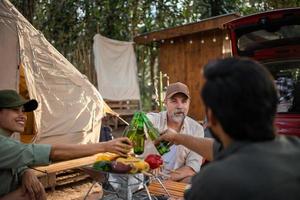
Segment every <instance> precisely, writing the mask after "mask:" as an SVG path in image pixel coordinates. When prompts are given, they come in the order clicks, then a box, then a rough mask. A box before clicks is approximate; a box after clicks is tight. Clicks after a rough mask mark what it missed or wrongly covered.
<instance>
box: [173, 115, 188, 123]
mask: <svg viewBox="0 0 300 200" xmlns="http://www.w3.org/2000/svg"><path fill="white" fill-rule="evenodd" d="M184 118H185V115H184V114H175V113H173V115H172V119H173V121H174V122H176V123H182V122H183V120H184Z"/></svg>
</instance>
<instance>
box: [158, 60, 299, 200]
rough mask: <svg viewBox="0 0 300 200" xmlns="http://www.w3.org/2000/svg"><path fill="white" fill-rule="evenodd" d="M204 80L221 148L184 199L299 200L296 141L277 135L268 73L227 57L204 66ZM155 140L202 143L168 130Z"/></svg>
mask: <svg viewBox="0 0 300 200" xmlns="http://www.w3.org/2000/svg"><path fill="white" fill-rule="evenodd" d="M204 77H205V84H204V86H203V88H202V93H201V94H202V99H203V102H204V104H205V106H206V115H207V118H208V127H209V128H210V130H211V133H212V135H213V136H214V138H215V140H216V141H219V142H221V144H222V146H223V149H222V150H221V151H218V152H216V154H214V155H213V157H214V160H213V162H211V163H209V164H208V165H207V166H206V167H204V168H203V169H202V170H201V173H198V174H197V175H196V176H195V177H194V178H193V180H192V186H191V189H190V190H189V191H187V192H186V194H185V199H187V200H196V199H201V200H206V199H209V200H222V199H231V200H235V199H236V200H240V199H243V200H246V199H264V200H265V199H270V200H271V199H272V200H279V199H290V200H296V199H299V198H300V190H299V188H300V181H299V180H300V170H299V168H300V160H299V158H300V138H298V137H295V136H279V135H277V134H276V129H275V126H274V118H275V113H276V107H277V93H276V89H275V85H274V80H273V78H272V76H271V74H270V73H269V72H268V71H267V70H266V68H265V67H264V66H262V65H260V64H259V63H257V62H255V61H253V60H250V59H246V58H225V59H220V60H215V61H212V62H210V63H209V64H207V65H206V66H205V68H204ZM159 140H168V141H172V142H174V143H176V144H182V145H185V146H186V147H188V148H191V149H193V150H195V151H197V149H199V146H200V145H202V144H201V143H198V141H197V140H195V139H194V138H193V137H191V136H189V137H186V136H183V135H180V134H176V133H172V131H166V133H165V134H164V135H162V136H161V137H160V138H159ZM212 146H213V145H210V148H207V149H206V150H208V149H212ZM200 148H203V147H200ZM200 152H201V151H200Z"/></svg>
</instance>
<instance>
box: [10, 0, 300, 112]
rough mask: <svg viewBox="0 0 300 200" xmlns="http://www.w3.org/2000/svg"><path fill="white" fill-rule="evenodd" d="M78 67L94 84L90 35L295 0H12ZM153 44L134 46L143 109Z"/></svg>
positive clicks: (152, 72)
mask: <svg viewBox="0 0 300 200" xmlns="http://www.w3.org/2000/svg"><path fill="white" fill-rule="evenodd" d="M11 2H12V3H13V4H14V5H15V6H16V7H17V9H18V10H19V11H20V12H21V13H22V14H23V15H24V16H25V17H26V18H27V19H28V21H30V22H31V23H32V24H33V26H34V27H35V28H36V29H38V30H40V31H41V32H42V33H43V34H44V36H45V37H46V38H47V40H48V41H49V42H51V43H52V44H53V45H54V47H55V48H56V49H58V50H59V51H60V53H61V54H63V55H64V56H65V57H66V58H67V59H68V60H69V61H70V62H71V63H72V64H73V65H74V66H75V67H76V68H77V69H78V70H79V71H80V72H82V73H83V74H85V75H86V76H87V77H88V79H89V80H90V81H91V82H92V83H93V84H94V85H95V86H96V84H97V81H96V73H95V69H94V65H93V51H92V45H93V37H94V35H95V34H96V33H100V34H101V35H103V36H106V37H108V38H112V39H116V40H122V41H133V38H134V37H135V36H137V35H139V34H143V33H146V32H151V31H156V30H161V29H165V28H170V27H174V26H178V25H183V24H187V23H192V22H197V21H200V20H203V19H205V18H209V17H213V16H218V15H222V14H228V13H233V12H237V13H239V14H240V15H242V16H244V15H248V14H252V13H257V12H262V11H267V10H273V9H277V8H287V7H299V6H300V0H245V1H242V0H59V1H58V0H11ZM158 50H159V49H158V48H157V46H156V44H155V43H152V44H150V45H147V46H143V45H135V52H136V55H137V63H138V79H139V84H140V91H141V99H142V105H143V109H144V110H150V109H153V104H154V101H152V99H153V91H154V82H155V77H156V75H157V74H158V72H159V66H158V60H157V59H158Z"/></svg>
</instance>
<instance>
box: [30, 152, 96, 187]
mask: <svg viewBox="0 0 300 200" xmlns="http://www.w3.org/2000/svg"><path fill="white" fill-rule="evenodd" d="M97 156H98V154H95V155H93V156H87V157H83V158H77V159H73V160H67V161H61V162H56V163H52V164H50V165H47V166H39V167H34V168H33V169H34V170H35V175H36V176H37V177H39V179H40V181H41V182H42V184H43V185H44V187H45V188H49V187H50V188H51V189H52V190H54V188H55V186H56V184H57V180H56V174H57V173H58V172H61V171H65V170H70V169H76V168H81V167H83V166H88V165H92V164H93V163H94V162H95V160H96V158H97Z"/></svg>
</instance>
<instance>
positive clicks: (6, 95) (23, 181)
mask: <svg viewBox="0 0 300 200" xmlns="http://www.w3.org/2000/svg"><path fill="white" fill-rule="evenodd" d="M37 107H38V103H37V101H36V100H34V99H33V100H25V99H23V97H22V96H20V95H19V94H18V93H17V92H16V91H14V90H0V182H1V183H5V184H1V185H0V200H6V199H22V200H23V199H24V200H25V199H33V200H35V199H46V196H45V191H44V188H43V186H42V185H41V183H40V182H39V181H38V179H37V178H36V177H35V175H34V174H33V172H32V171H31V170H30V169H28V168H27V166H34V165H47V164H49V163H50V162H51V161H59V160H69V159H74V158H79V157H84V156H90V155H93V154H96V153H100V152H114V153H118V154H120V155H123V156H126V154H127V153H128V150H129V149H130V148H131V142H130V141H129V140H128V138H118V139H115V140H111V141H108V142H102V143H97V144H86V145H73V144H56V145H48V144H22V143H20V142H18V141H16V140H14V139H12V138H10V136H11V135H12V134H13V133H14V132H20V133H21V132H23V131H24V128H25V124H26V120H27V117H26V115H25V112H31V111H33V110H35V109H36V108H37Z"/></svg>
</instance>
